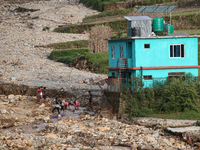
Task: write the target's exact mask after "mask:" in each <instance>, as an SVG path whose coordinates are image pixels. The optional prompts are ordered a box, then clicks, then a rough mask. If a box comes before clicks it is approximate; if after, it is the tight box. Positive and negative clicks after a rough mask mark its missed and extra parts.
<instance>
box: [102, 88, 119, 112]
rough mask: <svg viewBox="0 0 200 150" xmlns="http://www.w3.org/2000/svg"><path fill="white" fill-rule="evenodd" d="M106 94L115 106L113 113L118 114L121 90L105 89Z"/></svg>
mask: <svg viewBox="0 0 200 150" xmlns="http://www.w3.org/2000/svg"><path fill="white" fill-rule="evenodd" d="M104 94H105V95H106V97H107V101H108V102H109V103H110V104H111V105H112V106H113V113H115V114H118V113H119V98H120V92H110V91H104Z"/></svg>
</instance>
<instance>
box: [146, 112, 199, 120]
mask: <svg viewBox="0 0 200 150" xmlns="http://www.w3.org/2000/svg"><path fill="white" fill-rule="evenodd" d="M146 117H153V118H162V119H187V120H198V119H200V113H199V112H196V111H194V110H188V111H184V112H177V113H161V114H147V115H146Z"/></svg>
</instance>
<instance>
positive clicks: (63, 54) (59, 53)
mask: <svg viewBox="0 0 200 150" xmlns="http://www.w3.org/2000/svg"><path fill="white" fill-rule="evenodd" d="M86 52H89V49H88V48H80V49H68V50H53V51H52V52H51V54H50V56H49V58H50V59H58V58H59V57H66V56H75V55H77V54H80V55H83V54H84V53H86Z"/></svg>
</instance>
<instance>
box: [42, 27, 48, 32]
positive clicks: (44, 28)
mask: <svg viewBox="0 0 200 150" xmlns="http://www.w3.org/2000/svg"><path fill="white" fill-rule="evenodd" d="M46 30H48V31H49V30H50V27H47V26H45V27H43V29H42V31H46Z"/></svg>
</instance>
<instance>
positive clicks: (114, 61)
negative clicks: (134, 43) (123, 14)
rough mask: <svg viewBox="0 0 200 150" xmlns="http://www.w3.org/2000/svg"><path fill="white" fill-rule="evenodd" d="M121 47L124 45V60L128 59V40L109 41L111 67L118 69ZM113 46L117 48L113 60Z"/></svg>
mask: <svg viewBox="0 0 200 150" xmlns="http://www.w3.org/2000/svg"><path fill="white" fill-rule="evenodd" d="M120 45H123V55H124V58H127V48H126V40H116V41H109V44H108V48H109V50H108V55H109V67H117V59H118V58H120ZM112 46H115V59H112V48H111V47H112Z"/></svg>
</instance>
